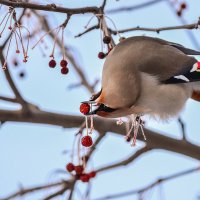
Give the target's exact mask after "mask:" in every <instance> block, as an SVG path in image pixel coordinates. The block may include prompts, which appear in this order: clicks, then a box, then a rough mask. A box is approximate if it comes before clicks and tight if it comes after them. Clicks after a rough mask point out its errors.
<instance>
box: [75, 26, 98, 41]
mask: <svg viewBox="0 0 200 200" xmlns="http://www.w3.org/2000/svg"><path fill="white" fill-rule="evenodd" d="M95 29H99V25H95V26H92V27H90V28H88V29H86V30H85V31H83V32H82V33H79V34H78V35H76V36H75V38H77V37H81V36H82V35H84V34H86V33H89V32H90V31H93V30H95Z"/></svg>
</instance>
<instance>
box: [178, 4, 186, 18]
mask: <svg viewBox="0 0 200 200" xmlns="http://www.w3.org/2000/svg"><path fill="white" fill-rule="evenodd" d="M186 8H187V4H186V3H185V2H182V3H180V4H179V8H178V10H177V11H176V14H177V15H178V16H179V17H181V16H182V13H183V11H184V10H185V9H186Z"/></svg>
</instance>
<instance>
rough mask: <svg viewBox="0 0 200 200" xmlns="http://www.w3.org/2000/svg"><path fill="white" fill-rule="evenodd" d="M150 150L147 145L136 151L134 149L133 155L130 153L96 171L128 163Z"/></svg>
mask: <svg viewBox="0 0 200 200" xmlns="http://www.w3.org/2000/svg"><path fill="white" fill-rule="evenodd" d="M150 150H152V149H151V148H150V147H149V146H145V147H143V148H142V149H139V150H138V151H136V152H135V153H134V154H133V155H131V156H130V157H128V158H127V159H125V160H123V161H120V162H117V163H115V164H111V165H108V166H106V167H102V168H100V169H97V170H96V172H102V171H106V170H110V169H113V168H116V167H121V166H124V165H128V164H130V163H131V162H133V161H134V160H135V159H136V158H138V157H139V156H141V155H142V154H144V153H146V152H148V151H150Z"/></svg>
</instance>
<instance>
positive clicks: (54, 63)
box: [49, 60, 56, 68]
mask: <svg viewBox="0 0 200 200" xmlns="http://www.w3.org/2000/svg"><path fill="white" fill-rule="evenodd" d="M55 66H56V61H55V60H50V61H49V67H51V68H54V67H55Z"/></svg>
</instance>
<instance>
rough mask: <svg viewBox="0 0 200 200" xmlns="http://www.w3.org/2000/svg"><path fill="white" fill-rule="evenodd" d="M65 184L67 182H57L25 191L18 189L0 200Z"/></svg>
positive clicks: (8, 199)
mask: <svg viewBox="0 0 200 200" xmlns="http://www.w3.org/2000/svg"><path fill="white" fill-rule="evenodd" d="M67 184H68V182H65V181H59V182H57V183H51V184H48V185H43V186H37V187H31V188H27V189H20V190H19V191H17V192H15V193H13V194H11V195H9V196H8V197H6V198H3V199H0V200H10V199H13V198H16V197H18V196H23V195H26V194H28V193H31V192H35V191H39V190H46V189H49V188H52V187H58V186H62V185H67Z"/></svg>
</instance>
